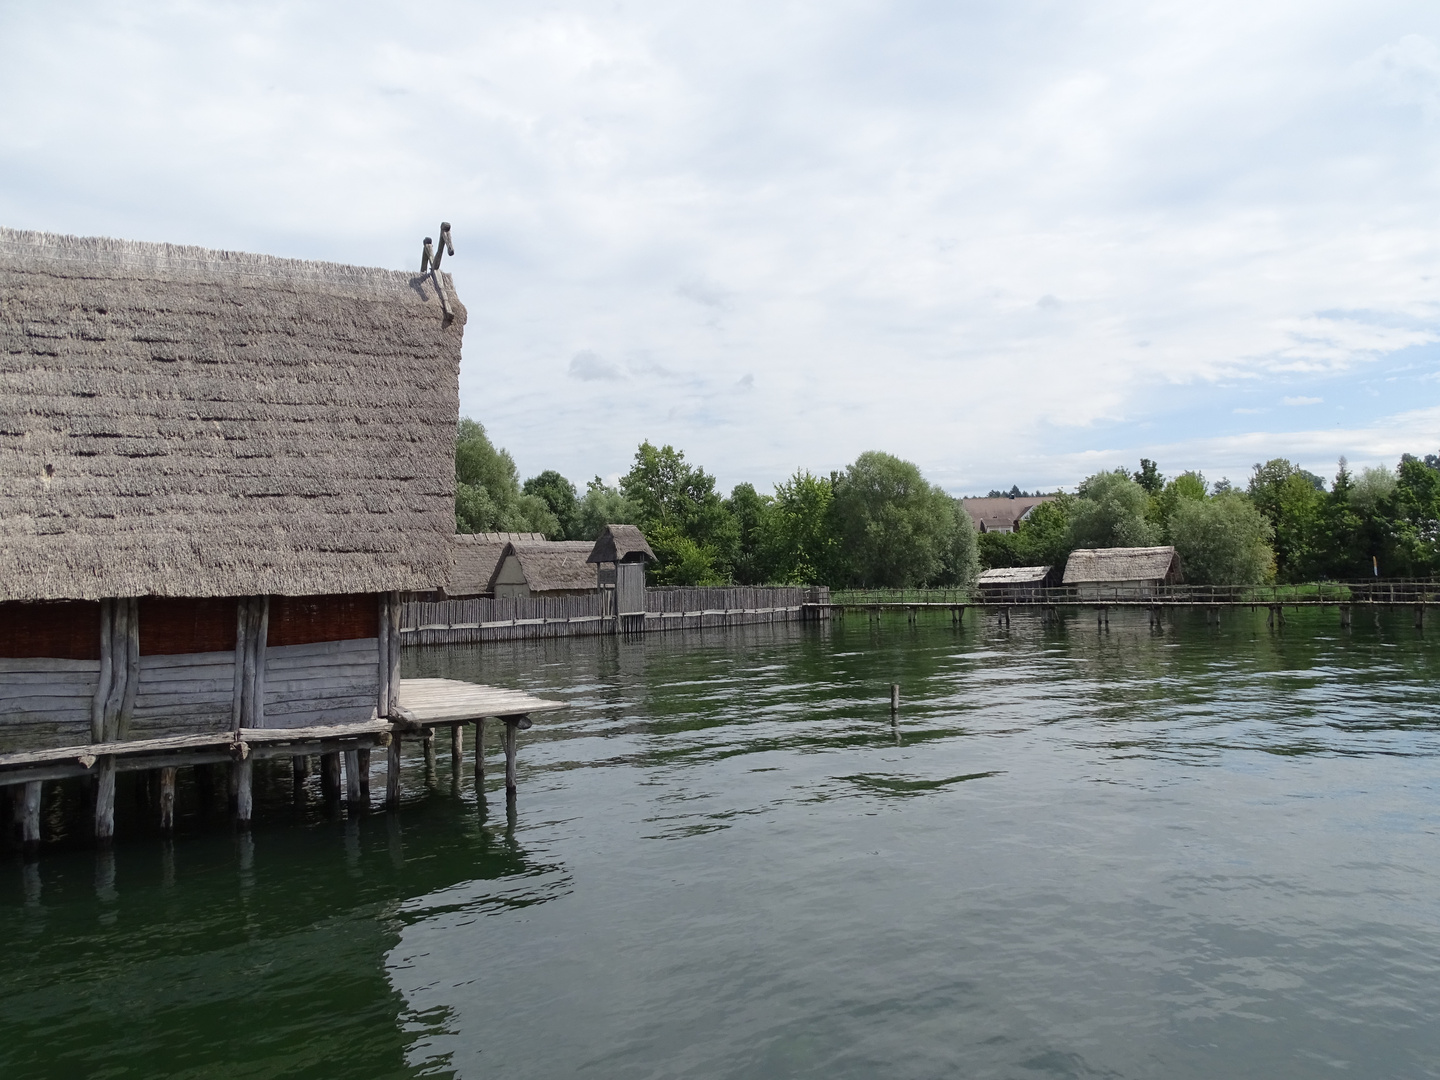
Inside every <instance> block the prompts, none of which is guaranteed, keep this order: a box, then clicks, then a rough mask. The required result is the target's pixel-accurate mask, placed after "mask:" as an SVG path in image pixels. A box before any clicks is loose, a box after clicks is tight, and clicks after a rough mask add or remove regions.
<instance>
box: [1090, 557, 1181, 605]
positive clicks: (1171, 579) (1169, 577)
mask: <svg viewBox="0 0 1440 1080" xmlns="http://www.w3.org/2000/svg"><path fill="white" fill-rule="evenodd" d="M1184 580H1185V578H1184V574H1183V573H1182V568H1181V566H1180V556H1179V555H1177V554H1176V553H1175V549H1174V548H1173V547H1170V546H1169V545H1166V546H1164V547H1143V548H1080V549H1078V550H1076V551H1072V552H1071V553H1070V559H1069V561H1068V562H1066V564H1065V584H1066V585H1069V586H1073V587H1074V590H1075V595H1076V596H1077V597H1078V598H1079V599H1081V600H1105V599H1133V598H1136V597H1146V596H1155V595H1156V594H1157V593H1158V592H1159V590H1160V588H1161V587H1162V586H1165V585H1178V584H1180V583H1181V582H1183V581H1184Z"/></svg>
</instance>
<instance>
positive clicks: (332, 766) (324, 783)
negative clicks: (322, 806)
mask: <svg viewBox="0 0 1440 1080" xmlns="http://www.w3.org/2000/svg"><path fill="white" fill-rule="evenodd" d="M320 794H321V795H322V796H323V797H324V799H325V801H326V802H327V803H334V802H339V801H340V755H339V754H337V753H334V752H332V753H329V754H321V755H320Z"/></svg>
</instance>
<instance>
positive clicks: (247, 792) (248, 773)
mask: <svg viewBox="0 0 1440 1080" xmlns="http://www.w3.org/2000/svg"><path fill="white" fill-rule="evenodd" d="M232 768H233V769H234V770H235V820H236V821H238V822H239V823H240V826H241V828H248V827H249V825H250V817H251V815H252V814H253V813H254V810H255V796H254V790H253V786H254V782H255V762H254V761H253V760H252V759H250V758H248V757H247V758H244V759H242V760H240V761H237V762H235V764H234V765H233V766H232Z"/></svg>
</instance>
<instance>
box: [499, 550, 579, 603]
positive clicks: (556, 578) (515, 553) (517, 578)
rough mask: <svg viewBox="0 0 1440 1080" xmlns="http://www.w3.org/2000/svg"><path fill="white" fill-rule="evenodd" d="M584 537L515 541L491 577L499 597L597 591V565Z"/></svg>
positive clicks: (503, 553) (567, 594)
mask: <svg viewBox="0 0 1440 1080" xmlns="http://www.w3.org/2000/svg"><path fill="white" fill-rule="evenodd" d="M592 547H593V545H592V544H590V543H589V542H588V541H585V540H512V541H510V542H509V543H507V544H506V545H505V549H504V551H503V552H502V553H501V556H500V563H499V565H498V566H496V567H495V573H494V574H493V575H491V578H490V590H489V591H490V592H491V593H492V594H493V595H494V596H495V597H496V598H497V599H500V598H505V597H516V596H520V597H528V596H573V595H578V594H580V593H590V592H594V591H595V568H594V567H593V566H591V565H590V564H589V563H588V562H586V561H585V559H586V556H587V555H589V554H590V550H591V548H592Z"/></svg>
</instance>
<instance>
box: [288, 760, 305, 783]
mask: <svg viewBox="0 0 1440 1080" xmlns="http://www.w3.org/2000/svg"><path fill="white" fill-rule="evenodd" d="M290 775H291V776H293V777H294V778H295V781H296V783H299V782H300V781H302V780H304V779H305V778H306V777H307V776H309V775H310V755H309V754H296V755H295V756H294V757H292V758H291V759H290Z"/></svg>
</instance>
